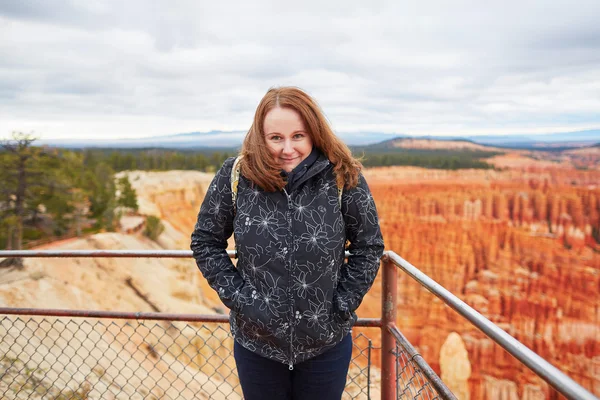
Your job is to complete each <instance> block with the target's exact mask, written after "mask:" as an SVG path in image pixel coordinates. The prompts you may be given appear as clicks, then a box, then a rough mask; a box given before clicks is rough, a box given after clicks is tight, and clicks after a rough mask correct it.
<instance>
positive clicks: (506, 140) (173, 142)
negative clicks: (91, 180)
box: [39, 129, 600, 150]
mask: <svg viewBox="0 0 600 400" xmlns="http://www.w3.org/2000/svg"><path fill="white" fill-rule="evenodd" d="M245 135H246V131H215V130H213V131H209V132H187V133H177V134H173V135H163V136H152V137H145V138H137V139H112V140H106V139H54V140H52V139H46V140H44V139H41V140H39V143H40V144H42V145H49V146H54V147H66V148H87V147H103V148H123V149H135V148H152V147H158V148H172V149H179V150H198V149H211V148H224V147H230V148H239V147H240V146H241V145H242V141H243V139H244V136H245ZM338 135H339V136H340V137H341V138H342V139H343V140H344V141H345V142H346V143H347V144H348V145H350V146H373V147H381V146H383V147H385V143H386V142H391V141H395V140H399V139H405V140H409V139H410V140H435V141H446V142H448V141H452V142H459V141H462V142H470V143H473V144H477V145H485V146H493V147H503V148H518V149H540V150H541V149H552V148H577V147H585V146H590V145H595V144H598V143H599V142H600V129H595V130H586V131H577V132H564V133H553V134H541V135H518V136H517V135H502V136H491V135H486V136H411V135H407V134H389V133H383V132H367V131H365V132H340V133H338ZM451 147H455V146H451Z"/></svg>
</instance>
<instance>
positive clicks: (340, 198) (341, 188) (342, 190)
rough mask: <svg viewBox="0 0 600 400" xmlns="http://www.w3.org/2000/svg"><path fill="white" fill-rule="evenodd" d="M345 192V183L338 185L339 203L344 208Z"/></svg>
mask: <svg viewBox="0 0 600 400" xmlns="http://www.w3.org/2000/svg"><path fill="white" fill-rule="evenodd" d="M343 193H344V185H342V186H338V205H339V206H340V210H341V209H342V194H343Z"/></svg>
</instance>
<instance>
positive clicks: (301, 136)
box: [294, 133, 304, 139]
mask: <svg viewBox="0 0 600 400" xmlns="http://www.w3.org/2000/svg"><path fill="white" fill-rule="evenodd" d="M303 137H304V134H302V133H297V134H295V135H294V139H302V138H303Z"/></svg>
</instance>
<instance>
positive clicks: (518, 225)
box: [361, 168, 600, 399]
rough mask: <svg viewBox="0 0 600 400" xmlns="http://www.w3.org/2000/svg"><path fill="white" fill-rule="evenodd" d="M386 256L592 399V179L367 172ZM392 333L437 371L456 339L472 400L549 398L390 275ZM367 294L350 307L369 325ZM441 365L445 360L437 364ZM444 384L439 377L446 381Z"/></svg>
mask: <svg viewBox="0 0 600 400" xmlns="http://www.w3.org/2000/svg"><path fill="white" fill-rule="evenodd" d="M367 179H368V181H369V185H370V187H371V190H372V192H373V197H374V198H375V202H376V204H377V208H378V211H379V214H380V219H381V226H382V231H383V235H384V238H385V242H386V248H387V249H390V250H394V251H395V252H396V253H398V254H399V255H400V256H402V257H403V258H405V259H406V260H407V261H409V262H410V263H411V264H413V265H415V266H416V267H418V268H419V269H421V270H422V271H423V272H425V273H426V274H427V275H429V276H430V277H432V278H433V279H435V280H436V281H437V282H439V283H440V284H442V285H443V286H444V287H446V288H447V289H448V290H450V291H452V292H453V293H454V294H456V295H457V296H459V297H460V298H461V299H462V300H464V301H465V302H467V303H468V304H469V305H471V306H472V307H474V308H475V309H476V310H478V311H479V312H481V313H482V314H483V315H484V316H486V317H487V318H489V319H490V320H491V321H492V322H494V323H496V324H498V325H499V326H500V327H502V328H503V329H505V330H506V331H507V332H508V333H510V334H511V335H512V336H514V337H516V338H517V339H518V340H519V341H521V342H522V343H524V344H525V345H526V346H528V347H529V348H531V349H532V350H534V351H535V352H537V353H538V354H539V355H541V356H542V357H543V358H545V359H546V360H548V361H549V362H550V363H552V364H554V365H555V366H557V367H558V368H560V369H561V370H563V371H564V372H565V373H567V374H568V375H569V376H570V377H571V378H573V379H574V380H576V381H578V382H579V383H580V384H582V385H583V386H584V387H586V388H587V389H588V390H591V391H593V392H594V393H596V394H600V318H599V317H600V306H599V304H600V246H599V244H598V241H599V239H600V237H599V236H598V232H599V228H600V220H599V214H600V188H598V187H597V186H595V185H596V184H597V183H598V182H600V172H598V171H576V170H570V171H565V170H548V169H545V170H536V169H535V168H530V169H529V170H510V171H503V172H499V171H460V172H452V171H431V170H424V169H418V168H381V169H373V170H370V171H368V172H367ZM399 276H400V279H399V283H398V288H399V292H398V293H399V304H398V326H399V327H400V329H401V330H402V331H403V333H404V334H405V335H406V336H407V338H408V339H409V340H410V341H411V342H412V343H413V344H414V345H416V346H417V347H418V349H419V351H420V352H421V353H422V354H423V356H424V358H425V359H426V360H427V361H428V362H429V363H430V365H432V367H433V368H434V369H435V370H436V371H438V372H440V371H443V370H444V368H446V369H447V368H448V366H444V365H440V359H442V360H444V359H445V360H448V358H447V357H446V358H444V357H441V349H442V345H443V344H444V343H445V342H446V341H447V340H448V338H449V337H451V335H453V334H455V333H458V334H459V335H460V337H461V338H462V340H463V341H464V344H465V346H466V349H467V352H468V358H469V362H470V365H471V368H472V372H471V374H470V377H469V379H468V382H469V388H470V397H471V398H473V399H498V398H506V399H512V398H515V399H537V398H556V393H555V392H554V391H553V390H551V389H550V388H549V387H548V385H547V384H546V383H544V382H543V381H541V380H540V379H539V378H537V377H536V376H535V375H534V374H533V373H531V372H529V371H528V369H527V368H526V367H523V366H522V365H521V364H520V363H519V362H518V361H516V360H514V359H513V357H512V356H510V355H509V354H508V353H507V352H505V351H504V350H503V349H502V348H501V347H499V346H498V345H495V344H494V343H493V342H492V341H491V340H490V339H488V338H487V337H486V336H485V335H484V334H482V333H481V332H479V331H478V330H477V329H475V328H473V327H472V326H471V325H470V324H469V323H467V322H466V321H465V320H463V318H462V317H460V316H459V315H458V314H457V313H456V312H454V311H453V310H451V309H450V308H449V307H447V306H445V305H444V304H443V303H442V302H441V301H440V300H439V299H437V298H436V297H435V296H433V295H432V294H431V293H429V292H428V291H426V290H424V289H422V288H421V287H420V286H419V285H418V284H417V283H415V282H414V281H413V280H412V279H411V278H410V277H408V276H406V275H405V274H403V273H401V272H400V275H399ZM379 296H380V293H379V292H378V290H377V287H374V290H372V292H371V293H370V294H369V297H368V299H367V300H366V304H364V305H363V306H361V310H362V311H363V312H364V313H365V314H373V315H376V314H375V313H376V310H375V309H374V307H373V305H372V304H374V303H376V302H377V301H379ZM446 362H448V361H446ZM448 376H449V375H448Z"/></svg>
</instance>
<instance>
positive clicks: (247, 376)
mask: <svg viewBox="0 0 600 400" xmlns="http://www.w3.org/2000/svg"><path fill="white" fill-rule="evenodd" d="M233 356H234V357H235V363H236V366H237V370H238V376H239V378H240V384H241V385H242V391H243V392H244V399H245V400H258V399H260V400H263V399H268V400H292V399H293V400H304V399H306V400H340V399H341V397H342V393H343V392H344V387H345V386H346V376H347V375H348V366H349V365H350V358H351V357H352V335H348V336H346V337H345V338H344V339H343V340H342V341H341V342H340V343H339V344H337V345H336V346H335V347H333V348H331V349H329V350H327V351H326V352H325V353H323V354H320V355H318V356H316V357H313V358H311V359H309V360H306V361H304V362H301V363H300V364H296V365H294V369H293V370H292V371H290V370H289V366H288V365H287V364H282V363H280V362H278V361H273V360H270V359H268V358H265V357H262V356H259V355H258V354H255V353H253V352H251V351H250V350H247V349H245V348H244V347H242V346H241V345H239V344H238V343H237V342H236V343H235V344H234V346H233Z"/></svg>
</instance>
